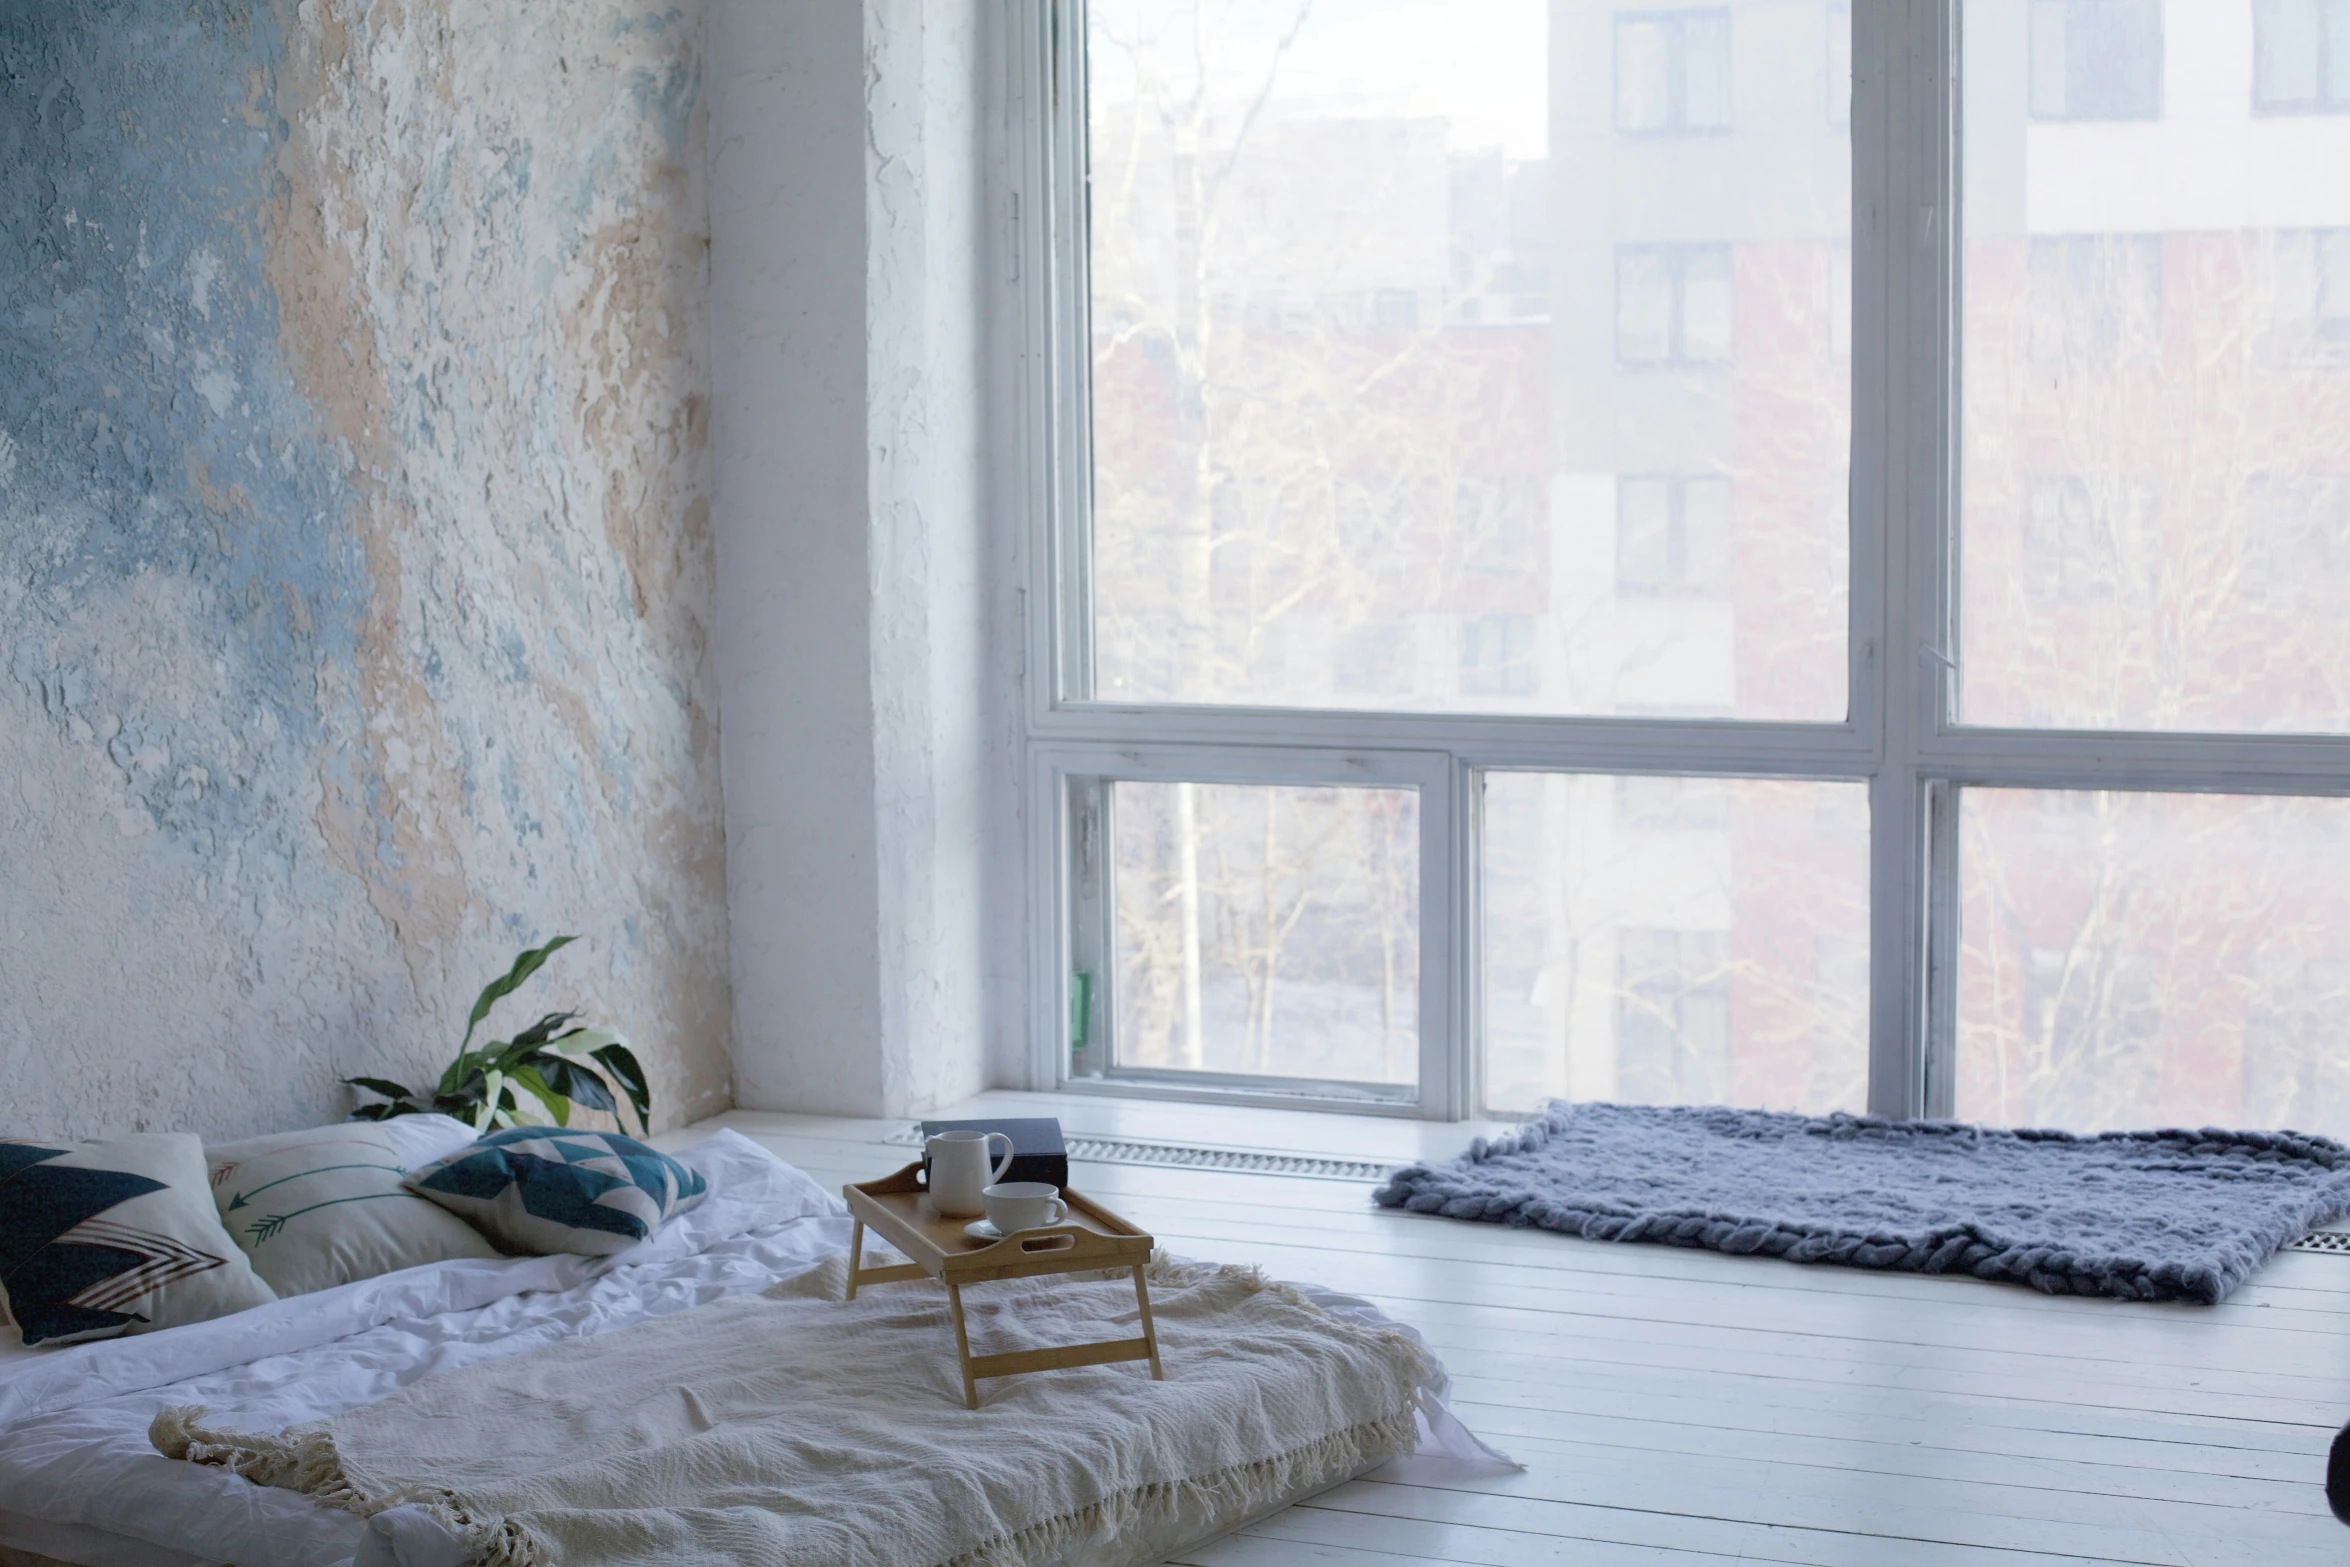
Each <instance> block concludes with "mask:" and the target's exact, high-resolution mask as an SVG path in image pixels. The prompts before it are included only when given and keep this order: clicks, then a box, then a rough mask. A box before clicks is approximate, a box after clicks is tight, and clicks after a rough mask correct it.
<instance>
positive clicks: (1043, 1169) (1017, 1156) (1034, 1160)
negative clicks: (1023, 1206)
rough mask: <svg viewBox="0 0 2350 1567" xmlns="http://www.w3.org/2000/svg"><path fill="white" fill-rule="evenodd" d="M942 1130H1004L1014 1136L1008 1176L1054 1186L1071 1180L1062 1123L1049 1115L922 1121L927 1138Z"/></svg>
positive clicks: (1007, 1178) (1008, 1134)
mask: <svg viewBox="0 0 2350 1567" xmlns="http://www.w3.org/2000/svg"><path fill="white" fill-rule="evenodd" d="M941 1132H1001V1133H1003V1134H1004V1135H1005V1136H1006V1137H1009V1138H1010V1139H1011V1140H1012V1167H1011V1168H1010V1169H1009V1170H1006V1171H1005V1172H1004V1179H1005V1180H1007V1181H1046V1182H1049V1183H1050V1184H1052V1185H1054V1186H1066V1185H1068V1184H1069V1150H1068V1148H1067V1147H1066V1146H1065V1145H1064V1144H1063V1143H1062V1142H1061V1123H1060V1122H1059V1121H1056V1120H1054V1119H1052V1118H1051V1117H1049V1116H1048V1117H1045V1118H1042V1119H1039V1120H1032V1121H925V1122H923V1123H922V1135H923V1137H924V1138H925V1139H928V1138H932V1137H936V1136H937V1135H938V1134H939V1133H941ZM998 1157H1000V1154H999V1155H998ZM929 1162H930V1161H929V1160H928V1158H927V1157H926V1158H925V1159H924V1160H923V1163H925V1164H928V1163H929ZM994 1162H995V1159H994V1158H990V1159H989V1160H988V1163H989V1164H990V1165H993V1164H994Z"/></svg>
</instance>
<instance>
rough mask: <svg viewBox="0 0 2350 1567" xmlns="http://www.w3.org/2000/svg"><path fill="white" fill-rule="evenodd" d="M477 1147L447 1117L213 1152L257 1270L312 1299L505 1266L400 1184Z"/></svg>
mask: <svg viewBox="0 0 2350 1567" xmlns="http://www.w3.org/2000/svg"><path fill="white" fill-rule="evenodd" d="M472 1141H473V1128H472V1127H470V1126H467V1125H466V1124H465V1123H464V1122H462V1121H458V1120H453V1119H451V1118H450V1117H448V1116H445V1115H401V1116H394V1117H393V1118H392V1119H390V1120H388V1121H344V1122H341V1123H339V1124H337V1125H334V1126H321V1127H315V1128H313V1129H311V1130H309V1131H304V1132H278V1133H276V1134H274V1135H272V1136H269V1137H249V1138H246V1139H245V1140H243V1141H242V1142H234V1143H215V1144H213V1145H212V1146H210V1147H208V1148H206V1149H205V1150H204V1155H205V1162H206V1163H207V1164H208V1165H210V1166H211V1169H212V1197H213V1201H214V1202H215V1203H217V1204H218V1206H219V1214H220V1220H221V1223H222V1224H224V1225H225V1226H227V1229H228V1233H229V1236H230V1238H231V1239H232V1240H234V1241H235V1242H236V1243H237V1245H239V1246H241V1247H243V1248H244V1250H245V1254H246V1255H247V1256H249V1257H251V1258H252V1260H253V1271H254V1272H256V1273H258V1274H260V1275H261V1277H262V1278H264V1279H266V1280H268V1281H269V1283H270V1285H271V1286H272V1287H273V1288H275V1289H276V1291H277V1292H278V1293H279V1294H280V1295H307V1294H309V1293H310V1292H311V1291H312V1290H322V1289H331V1288H332V1287H334V1286H335V1285H337V1284H348V1283H350V1282H352V1281H353V1280H354V1279H372V1278H374V1277H375V1276H376V1275H377V1274H379V1273H390V1272H392V1271H394V1270H395V1269H399V1268H413V1267H416V1266H417V1265H418V1264H420V1263H427V1262H447V1261H448V1260H450V1259H451V1258H453V1257H495V1256H498V1255H499V1252H498V1249H497V1248H496V1247H494V1246H492V1245H491V1244H490V1243H489V1242H488V1241H486V1240H484V1239H482V1237H481V1234H480V1232H479V1231H477V1230H475V1229H474V1228H473V1226H472V1225H470V1224H467V1223H466V1222H465V1221H464V1220H462V1219H460V1218H458V1217H457V1216H456V1215H454V1214H452V1213H450V1212H448V1211H447V1210H446V1209H444V1208H441V1207H439V1206H437V1205H435V1204H433V1203H429V1202H426V1201H425V1200H424V1199H423V1198H421V1197H418V1196H415V1195H414V1194H412V1193H410V1192H409V1191H408V1190H406V1189H405V1188H404V1187H402V1186H401V1184H400V1181H401V1179H402V1178H403V1177H404V1176H406V1175H407V1173H408V1172H409V1171H411V1170H413V1169H416V1168H417V1167H419V1166H420V1165H426V1164H430V1163H431V1162H432V1161H433V1160H435V1159H438V1158H440V1157H441V1156H442V1155H443V1154H446V1153H452V1152H454V1151H455V1150H457V1149H459V1148H462V1147H464V1146H465V1145H466V1144H468V1143H470V1142H472Z"/></svg>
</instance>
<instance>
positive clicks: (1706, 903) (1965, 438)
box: [1018, 0, 2350, 1132]
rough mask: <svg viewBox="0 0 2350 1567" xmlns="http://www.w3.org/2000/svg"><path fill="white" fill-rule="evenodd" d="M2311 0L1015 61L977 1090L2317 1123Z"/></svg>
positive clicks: (1124, 4) (2346, 578) (2337, 415)
mask: <svg viewBox="0 0 2350 1567" xmlns="http://www.w3.org/2000/svg"><path fill="white" fill-rule="evenodd" d="M2339 9H2340V8H2339V7H2337V6H2335V5H2333V4H2332V0H2311V3H2309V4H2306V5H2295V4H2291V3H2287V0H2278V3H2274V4H2271V3H2266V0H2263V3H2261V4H2256V5H2255V4H2231V5H2214V4H2203V3H2201V0H2193V3H2190V0H1983V3H1980V4H1974V3H1970V4H1968V5H1966V6H1964V7H1963V8H1962V7H1960V6H1958V5H1956V4H1950V3H1944V0H1884V3H1881V4H1870V5H1865V6H1852V5H1849V4H1847V3H1844V0H1742V3H1740V4H1738V5H1735V6H1728V7H1725V6H1721V5H1713V6H1693V5H1672V4H1659V3H1656V0H1649V3H1645V4H1636V5H1625V4H1608V3H1604V0H1481V3H1480V4H1478V5H1475V6H1463V5H1458V4H1453V3H1450V0H1383V3H1382V4H1379V5H1376V6H1369V5H1364V6H1355V5H1348V6H1335V5H1327V4H1312V3H1307V0H1295V3H1291V0H1279V3H1265V0H1088V3H1087V4H1085V5H1082V6H1080V5H1068V6H1064V7H1061V8H1037V10H1038V13H1039V14H1038V17H1037V21H1036V25H1037V27H1038V28H1039V32H1038V33H1037V35H1036V36H1034V37H1033V38H1031V39H1030V44H1031V46H1032V47H1031V48H1030V49H1029V50H1028V51H1027V52H1026V55H1025V59H1026V62H1027V63H1026V68H1027V69H1028V70H1030V71H1032V72H1033V73H1034V79H1033V85H1034V87H1035V90H1034V91H1032V92H1027V93H1025V94H1024V95H1023V98H1022V101H1024V102H1027V103H1030V104H1033V105H1035V106H1036V113H1037V115H1038V119H1037V121H1036V122H1035V125H1034V129H1035V131H1036V133H1037V136H1036V141H1035V143H1034V149H1035V157H1034V160H1033V162H1032V164H1031V165H1030V169H1031V176H1032V178H1033V181H1034V183H1035V185H1036V187H1037V190H1038V193H1039V194H1038V197H1037V199H1035V200H1028V199H1025V193H1023V197H1024V199H1023V200H1022V201H1021V203H1020V204H1019V207H1018V210H1019V211H1020V212H1021V213H1022V214H1023V218H1024V224H1025V226H1024V228H1023V236H1024V237H1023V244H1024V247H1025V254H1027V255H1032V256H1036V257H1040V258H1042V260H1043V262H1044V264H1043V265H1039V266H1024V267H1021V268H1020V269H1019V271H1020V276H1021V277H1022V278H1023V280H1024V286H1025V287H1026V288H1027V289H1028V290H1029V301H1030V303H1029V309H1028V311H1027V318H1028V319H1029V320H1030V322H1031V323H1032V328H1033V332H1034V339H1033V343H1032V347H1033V353H1032V354H1031V355H1030V361H1031V363H1032V364H1033V365H1034V366H1035V368H1036V372H1037V373H1036V374H1035V375H1034V376H1033V377H1032V378H1031V382H1030V393H1031V397H1030V402H1029V405H1028V406H1029V411H1030V414H1031V415H1032V426H1031V427H1032V428H1033V430H1034V431H1035V434H1036V441H1035V445H1034V450H1035V452H1036V457H1037V462H1036V467H1035V472H1036V475H1037V477H1036V482H1035V485H1034V487H1033V491H1032V496H1033V501H1034V508H1033V510H1034V514H1035V518H1036V528H1035V533H1034V536H1033V538H1034V544H1035V548H1034V549H1033V550H1032V551H1031V552H1030V556H1031V565H1032V575H1031V578H1030V585H1029V589H1028V595H1027V599H1026V602H1027V604H1028V605H1029V607H1030V613H1029V615H1028V616H1027V621H1026V624H1027V627H1028V642H1027V658H1028V665H1027V667H1028V671H1029V684H1030V700H1029V712H1028V748H1029V757H1030V767H1029V775H1028V776H1029V789H1030V791H1031V795H1032V800H1031V804H1032V809H1031V811H1030V820H1031V822H1032V823H1033V824H1034V831H1035V834H1036V836H1035V841H1034V844H1033V845H1032V855H1031V866H1032V870H1033V877H1034V880H1033V884H1032V885H1033V888H1034V894H1035V896H1034V899H1033V917H1034V920H1035V925H1034V929H1033V931H1032V933H1031V934H1032V942H1031V950H1032V953H1033V956H1034V964H1033V968H1032V970H1031V974H1032V979H1033V982H1034V989H1035V993H1036V998H1037V999H1036V1009H1035V1013H1034V1017H1035V1035H1034V1046H1035V1054H1034V1058H1033V1059H1034V1062H1035V1076H1036V1078H1037V1080H1038V1081H1039V1082H1040V1083H1046V1084H1050V1083H1066V1084H1069V1085H1072V1086H1079V1087H1083V1086H1089V1085H1100V1086H1105V1087H1115V1088H1118V1089H1120V1090H1121V1091H1127V1092H1161V1093H1187V1094H1224V1095H1240V1096H1248V1097H1255V1098H1260V1099H1278V1100H1280V1101H1282V1102H1300V1101H1305V1102H1323V1103H1330V1104H1339V1105H1348V1106H1352V1107H1355V1108H1359V1109H1373V1110H1384V1111H1389V1112H1395V1113H1416V1114H1423V1115H1436V1116H1453V1115H1466V1114H1475V1113H1482V1112H1490V1113H1496V1114H1515V1113H1523V1112H1526V1111H1530V1110H1533V1109H1535V1108H1537V1107H1538V1106H1539V1105H1540V1104H1541V1102H1542V1101H1543V1100H1544V1099H1546V1098H1549V1097H1552V1096H1565V1097H1569V1098H1614V1099H1625V1100H1636V1101H1647V1102H1693V1103H1694V1102H1722V1103H1731V1104H1744V1105H1765V1106H1778V1107H1788V1108H1803V1109H1812V1110H1828V1109H1854V1110H1858V1109H1864V1108H1865V1109H1871V1110H1875V1111H1877V1112H1880V1113H1890V1114H1918V1113H1926V1112H1932V1113H1937V1114H1951V1113H1960V1114H1965V1115H1969V1116H1975V1117H1980V1118H1985V1119H1992V1120H2001V1121H2011V1122H2034V1121H2037V1122H2049V1123H2054V1124H2059V1125H2068V1126H2080V1127H2092V1126H2110V1125H2120V1124H2125V1123H2134V1122H2142V1121H2149V1120H2160V1121H2178V1120H2198V1119H2200V1120H2204V1121H2228V1120H2234V1121H2246V1122H2254V1123H2263V1122H2278V1121H2282V1122H2288V1123H2291V1124H2295V1125H2300V1126H2303V1127H2305V1128H2306V1129H2310V1130H2317V1131H2335V1132H2350V1041H2345V1042H2343V1044H2342V1045H2341V1046H2340V1047H2337V1045H2336V1044H2335V1042H2334V1041H2335V1033H2334V1032H2331V1031H2330V1030H2333V1029H2334V1028H2335V1025H2333V1024H2332V1023H2330V1022H2329V1021H2328V1020H2329V1019H2330V1017H2331V1016H2332V1012H2333V1010H2335V1009H2333V1007H2332V998H2333V997H2335V995H2336V994H2337V992H2338V991H2339V990H2340V988H2341V986H2342V985H2343V984H2344V983H2350V981H2345V979H2344V976H2345V975H2350V894H2342V893H2337V892H2336V891H2335V890H2333V889H2334V888H2335V887H2336V884H2338V883H2342V882H2343V878H2342V876H2340V875H2338V874H2335V870H2336V869H2337V868H2335V867H2334V866H2333V858H2334V857H2335V856H2334V848H2335V847H2336V846H2335V844H2334V839H2335V838H2337V837H2343V836H2344V835H2343V834H2342V833H2341V832H2340V831H2338V830H2337V829H2338V828H2339V826H2340V824H2339V823H2337V822H2336V821H2335V820H2334V818H2335V816H2336V815H2339V814H2341V813H2342V812H2344V811H2345V810H2350V805H2345V804H2342V803H2338V802H2337V800H2336V799H2335V798H2333V797H2336V796H2340V795H2345V794H2350V673H2346V672H2350V629H2345V628H2350V477H2345V476H2350V445H2345V439H2346V438H2345V437H2344V435H2343V432H2345V431H2350V243H2345V242H2344V239H2343V236H2344V235H2345V234H2350V137H2346V136H2345V132H2350V117H2340V118H2337V117H2334V116H2331V115H2327V114H2324V113H2319V112H2314V111H2317V110H2320V109H2323V108H2325V107H2327V106H2328V105H2330V104H2331V102H2332V101H2333V100H2332V98H2331V97H2330V96H2329V95H2331V94H2333V93H2335V92H2336V91H2337V90H2338V89H2337V88H2336V87H2335V85H2334V84H2335V83H2336V82H2337V81H2350V71H2345V72H2342V73H2340V74H2336V67H2335V65H2334V64H2331V63H2327V62H2329V61H2332V59H2333V54H2334V53H2335V52H2338V51H2335V50H2334V44H2333V42H2332V40H2334V39H2335V37H2336V35H2337V32H2340V33H2341V35H2342V36H2343V37H2345V38H2350V28H2344V27H2343V26H2342V24H2341V23H2340V21H2339V19H2338V18H2337V17H2336V15H2335V13H2336V11H2337V10H2339ZM1962 24H1963V26H1962ZM1056 28H1057V29H1058V31H1057V32H1055V31H1053V29H1056ZM2288 44H2289V45H2290V47H2289V48H2288ZM2311 50H2315V51H2316V54H2315V56H2314V58H2315V59H2316V60H2317V63H2316V64H2314V65H2313V64H2311V63H2310V60H2311V58H2313V57H2312V56H2311V54H2310V51H2311ZM2288 54H2289V55H2290V56H2291V58H2290V59H2287V58H2286V55H2288ZM2248 73H2249V78H2250V79H2249V80H2248V79H2247V76H2248ZM1961 126H1963V127H1964V129H1963V132H1962V131H1961V130H1960V129H1959V127H1961ZM1962 136H1963V138H1964V145H1963V146H1961V145H1960V138H1961V137H1962ZM1962 169H1963V170H1964V175H1963V183H1962V180H1961V176H1960V172H1959V171H1960V170H1962ZM2288 171H2289V174H2288ZM1856 211H1860V212H1864V213H1869V214H1874V215H1877V216H1875V217H1874V218H1872V220H1871V221H1869V222H1864V223H1859V224H1856V223H1855V222H1854V216H1853V215H1854V213H1855V212H1856ZM2345 841H2350V839H2346V840H2345Z"/></svg>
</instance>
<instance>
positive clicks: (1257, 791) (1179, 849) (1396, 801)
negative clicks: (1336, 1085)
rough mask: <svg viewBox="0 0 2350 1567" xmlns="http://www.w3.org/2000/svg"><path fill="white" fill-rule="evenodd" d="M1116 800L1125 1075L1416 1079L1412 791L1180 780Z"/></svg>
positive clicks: (1416, 881) (1416, 827)
mask: <svg viewBox="0 0 2350 1567" xmlns="http://www.w3.org/2000/svg"><path fill="white" fill-rule="evenodd" d="M1112 793H1113V802H1112V806H1111V815H1112V820H1113V821H1114V822H1115V824H1116V826H1115V829H1114V838H1113V844H1112V851H1111V877H1112V883H1111V884H1112V887H1113V889H1114V893H1115V897H1116V900H1117V917H1116V929H1117V969H1116V974H1115V983H1116V986H1117V995H1116V1005H1117V1018H1116V1027H1117V1030H1118V1049H1119V1059H1120V1061H1121V1062H1122V1063H1123V1064H1124V1065H1126V1066H1129V1067H1140V1068H1143V1069H1145V1070H1150V1069H1160V1070H1176V1071H1193V1072H1201V1071H1205V1072H1224V1073H1249V1074H1254V1075H1257V1076H1272V1077H1287V1078H1307V1079H1319V1080H1324V1081H1332V1080H1335V1081H1345V1082H1363V1083H1411V1082H1414V1081H1416V1080H1417V1079H1418V1077H1419V1072H1420V980H1419V975H1420V953H1419V932H1420V863H1419V844H1420V816H1419V796H1418V795H1417V794H1415V793H1414V792H1413V791H1411V790H1409V789H1297V788H1262V787H1249V786H1243V785H1228V784H1188V783H1175V784H1153V783H1121V784H1118V785H1116V786H1115V787H1114V789H1113V791H1112Z"/></svg>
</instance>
